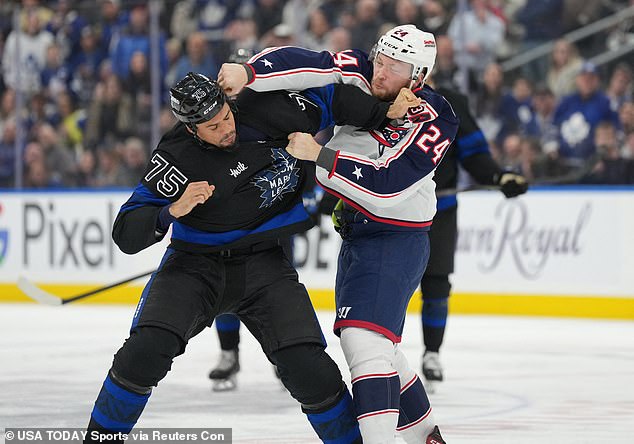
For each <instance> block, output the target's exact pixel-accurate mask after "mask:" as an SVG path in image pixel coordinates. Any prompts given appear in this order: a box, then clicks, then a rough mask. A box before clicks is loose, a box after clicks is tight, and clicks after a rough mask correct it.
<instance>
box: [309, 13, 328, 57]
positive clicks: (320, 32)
mask: <svg viewBox="0 0 634 444" xmlns="http://www.w3.org/2000/svg"><path fill="white" fill-rule="evenodd" d="M329 31H330V22H329V21H328V17H327V16H326V13H325V12H324V11H323V9H321V8H315V9H313V10H312V11H311V12H310V14H309V15H308V30H307V32H305V36H304V40H303V44H302V46H303V47H305V48H309V49H314V50H316V51H321V50H322V49H323V47H324V46H325V45H326V39H327V36H328V32H329Z"/></svg>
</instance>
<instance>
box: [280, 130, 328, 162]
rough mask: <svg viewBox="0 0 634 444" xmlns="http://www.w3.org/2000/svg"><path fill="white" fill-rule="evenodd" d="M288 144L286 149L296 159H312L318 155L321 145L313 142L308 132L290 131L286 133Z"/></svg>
mask: <svg viewBox="0 0 634 444" xmlns="http://www.w3.org/2000/svg"><path fill="white" fill-rule="evenodd" d="M288 140H289V142H288V146H287V147H286V151H288V153H289V154H290V155H291V156H293V157H294V158H296V159H300V160H312V161H313V162H314V161H316V160H317V157H319V152H320V151H321V145H320V144H318V143H317V142H315V139H313V136H311V135H310V134H308V133H291V134H289V135H288Z"/></svg>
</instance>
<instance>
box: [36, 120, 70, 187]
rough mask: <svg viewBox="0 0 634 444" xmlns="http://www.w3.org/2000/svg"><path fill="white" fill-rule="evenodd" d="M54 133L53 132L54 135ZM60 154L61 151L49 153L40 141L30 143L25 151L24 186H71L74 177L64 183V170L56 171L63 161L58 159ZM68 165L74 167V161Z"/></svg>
mask: <svg viewBox="0 0 634 444" xmlns="http://www.w3.org/2000/svg"><path fill="white" fill-rule="evenodd" d="M51 129H52V128H51ZM54 133H55V132H54V131H52V134H54ZM60 153H61V151H50V152H47V151H46V149H45V148H44V147H43V146H42V144H41V143H40V142H39V141H34V142H30V143H28V144H27V145H26V147H25V149H24V168H25V169H24V186H25V187H26V188H50V187H61V186H63V185H69V184H71V180H72V175H67V177H66V180H67V181H66V183H63V182H62V173H61V171H63V170H61V169H60V170H56V168H57V166H58V162H59V161H61V158H59V157H57V154H60ZM67 165H72V161H71V163H69V164H67ZM60 168H61V167H60Z"/></svg>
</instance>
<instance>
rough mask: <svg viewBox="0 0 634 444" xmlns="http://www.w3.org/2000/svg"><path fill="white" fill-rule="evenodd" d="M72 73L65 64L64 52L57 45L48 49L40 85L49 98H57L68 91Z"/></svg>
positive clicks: (53, 44) (41, 72) (52, 45)
mask: <svg viewBox="0 0 634 444" xmlns="http://www.w3.org/2000/svg"><path fill="white" fill-rule="evenodd" d="M69 80H70V72H69V71H68V66H66V65H65V64H64V59H63V57H62V50H61V48H60V46H59V45H58V44H57V43H55V42H54V43H52V44H51V45H49V47H48V48H46V60H45V62H44V66H43V67H42V69H41V71H40V84H41V85H42V88H43V89H44V93H45V95H46V96H47V97H50V98H53V97H57V96H58V95H59V94H61V93H63V92H65V91H66V90H67V89H68V83H69Z"/></svg>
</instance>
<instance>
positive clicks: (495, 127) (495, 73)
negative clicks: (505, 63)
mask: <svg viewBox="0 0 634 444" xmlns="http://www.w3.org/2000/svg"><path fill="white" fill-rule="evenodd" d="M482 80H483V82H482V87H481V88H479V89H478V90H477V93H476V97H475V100H474V102H475V110H476V113H475V115H476V120H477V122H478V126H480V128H481V129H482V132H483V133H484V135H485V136H486V138H487V140H488V141H489V142H491V141H493V140H495V139H496V137H497V135H498V133H499V132H500V128H501V127H502V119H501V116H500V114H499V111H500V103H501V102H502V95H503V93H504V91H503V88H504V73H503V72H502V67H501V66H500V65H498V64H497V63H491V64H489V65H488V66H487V67H486V69H485V70H484V74H483V77H482Z"/></svg>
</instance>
